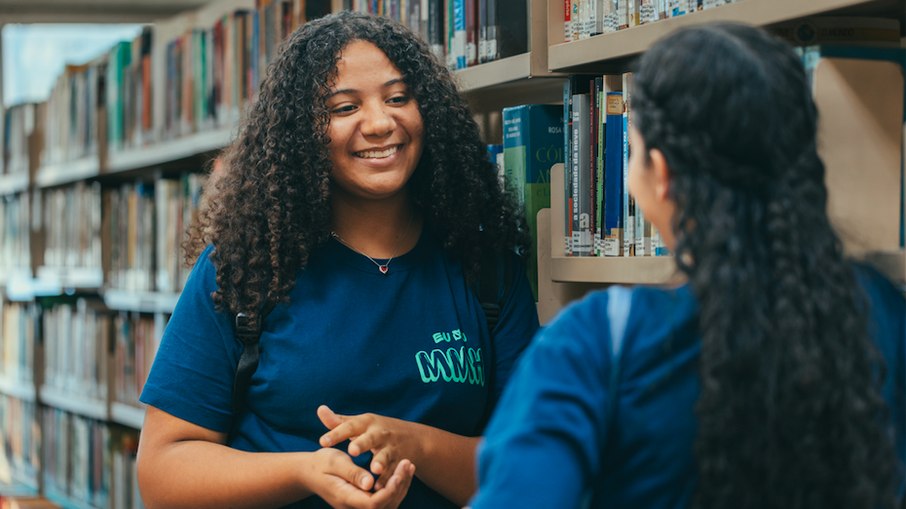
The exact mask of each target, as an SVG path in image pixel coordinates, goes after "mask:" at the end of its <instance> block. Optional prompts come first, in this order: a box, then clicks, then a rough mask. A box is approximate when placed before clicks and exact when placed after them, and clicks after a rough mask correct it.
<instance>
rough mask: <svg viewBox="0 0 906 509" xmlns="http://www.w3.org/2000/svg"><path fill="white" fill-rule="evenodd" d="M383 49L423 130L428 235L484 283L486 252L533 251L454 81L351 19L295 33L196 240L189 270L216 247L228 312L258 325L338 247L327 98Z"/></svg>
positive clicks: (425, 53) (408, 46)
mask: <svg viewBox="0 0 906 509" xmlns="http://www.w3.org/2000/svg"><path fill="white" fill-rule="evenodd" d="M356 40H361V41H368V42H371V43H373V44H374V45H375V46H377V47H378V48H380V49H381V50H382V51H383V52H384V53H385V54H386V55H387V57H388V58H389V59H390V61H391V62H392V63H393V64H394V65H395V66H396V67H397V68H398V69H399V70H400V72H401V73H402V75H403V79H404V81H405V83H406V85H407V86H408V88H409V90H410V93H411V94H412V96H413V98H414V99H415V101H416V103H417V104H418V107H419V111H420V113H421V116H422V120H423V123H424V151H423V153H422V157H421V159H420V161H419V163H418V166H417V168H416V170H415V172H414V174H413V176H412V178H411V179H410V181H409V182H408V184H407V185H408V186H409V195H410V196H411V199H412V202H413V206H414V207H415V208H416V210H417V211H418V212H419V213H420V214H421V215H422V217H423V219H424V225H425V226H424V227H425V229H427V230H429V231H431V232H432V233H433V234H434V235H435V236H436V237H437V238H439V239H442V242H443V246H444V249H445V250H446V252H447V253H449V254H450V255H451V256H452V257H454V258H455V259H457V260H459V261H460V262H461V263H462V264H463V267H464V270H465V273H466V275H467V277H469V278H475V277H476V275H477V271H478V266H479V259H480V257H481V253H482V252H483V251H489V252H496V253H505V252H507V251H514V250H515V251H517V252H518V251H521V250H524V248H525V247H526V243H527V241H526V239H527V234H526V229H525V226H524V219H522V216H521V214H520V213H519V212H518V208H517V205H516V202H515V200H514V199H513V197H512V196H511V195H509V194H507V193H505V192H504V191H503V190H501V188H500V186H499V184H498V181H497V176H496V171H495V168H494V167H493V166H492V165H491V163H490V162H489V161H488V160H487V158H486V147H485V145H484V144H483V143H482V141H481V139H480V137H479V131H478V126H477V125H476V123H475V121H474V120H473V119H472V115H471V113H470V111H469V109H468V107H467V105H466V103H465V101H464V100H463V99H462V97H461V96H460V95H459V93H458V91H457V89H456V85H455V83H454V81H453V78H452V76H451V75H450V72H449V71H448V70H447V69H446V68H445V67H444V66H443V65H442V64H441V63H440V62H439V61H438V60H437V58H436V57H435V56H434V55H433V54H432V52H431V51H430V49H429V48H428V46H427V45H426V44H425V43H424V42H423V41H422V40H421V39H419V38H418V37H417V36H416V35H415V34H413V33H412V32H411V31H410V30H409V29H408V28H406V27H404V26H402V25H400V24H399V23H396V22H394V21H391V20H389V19H386V18H380V17H374V16H370V15H365V14H358V13H352V12H348V11H344V12H339V13H336V14H332V15H329V16H326V17H323V18H320V19H317V20H314V21H311V22H309V23H307V24H305V25H303V26H301V27H300V28H299V29H298V30H296V31H295V32H294V33H293V34H291V35H290V36H289V38H288V39H287V40H286V41H285V42H284V43H283V45H282V46H281V49H280V51H279V54H278V56H277V58H276V59H275V60H274V62H273V63H272V64H271V65H270V66H269V68H268V71H267V74H266V76H265V78H264V80H263V81H262V83H261V87H260V90H259V95H258V98H257V101H256V102H255V103H254V104H253V105H252V106H251V107H250V110H249V112H248V115H247V118H246V120H245V121H244V122H243V124H242V125H241V126H240V132H239V134H238V137H237V138H236V140H235V141H234V142H233V143H232V144H231V145H230V146H229V147H227V149H225V151H224V154H223V162H224V172H223V174H222V175H217V176H215V178H212V179H211V185H210V186H209V187H210V189H208V190H207V193H208V196H207V197H206V201H207V203H208V205H207V206H206V207H205V208H204V210H203V211H202V213H201V214H200V215H199V218H198V221H197V222H196V224H195V226H194V227H193V228H192V232H191V235H190V239H189V243H188V249H187V250H186V251H187V260H188V261H189V262H190V263H191V261H192V260H194V259H195V258H196V257H197V256H198V254H199V253H200V252H201V250H202V249H203V248H204V247H205V246H206V245H208V244H213V245H214V248H215V249H214V251H213V252H212V255H211V256H212V260H213V262H214V263H215V266H216V268H217V290H216V291H215V292H214V294H213V298H214V302H215V304H216V305H217V307H218V309H226V310H228V311H229V312H231V313H236V312H240V311H241V312H245V313H247V314H249V315H251V316H257V313H258V312H259V310H260V309H261V308H262V306H263V305H264V303H265V302H266V301H267V302H281V301H285V300H286V299H288V295H289V293H290V291H291V289H292V288H293V285H294V282H295V278H296V275H297V272H298V270H300V269H301V268H303V267H305V265H306V262H307V260H308V257H309V255H310V254H311V253H312V251H313V250H314V249H316V248H317V247H318V246H320V245H322V244H323V243H324V242H326V241H327V239H328V238H329V234H330V230H331V226H330V218H331V213H330V206H331V200H330V190H331V186H330V178H331V161H330V158H329V156H328V150H327V145H328V143H329V142H330V139H329V137H328V135H327V127H328V124H329V122H330V115H329V111H328V109H327V107H326V98H327V96H328V93H329V92H330V90H331V87H332V86H333V84H334V83H335V80H336V77H337V68H336V66H337V61H338V59H339V56H340V53H341V52H342V50H343V49H344V48H345V47H346V46H347V45H348V44H349V43H350V42H352V41H356Z"/></svg>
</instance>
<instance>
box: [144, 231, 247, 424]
mask: <svg viewBox="0 0 906 509" xmlns="http://www.w3.org/2000/svg"><path fill="white" fill-rule="evenodd" d="M211 251H212V248H211V247H209V248H208V249H206V250H205V251H204V252H203V253H202V254H201V256H200V258H199V259H198V261H197V262H196V264H195V267H194V268H193V269H192V272H191V274H190V275H189V279H188V281H187V282H186V286H185V288H184V289H183V291H182V294H181V295H180V297H179V300H178V301H177V303H176V307H175V309H174V310H173V315H172V316H171V317H170V321H169V322H168V323H167V327H166V328H165V329H164V334H163V337H162V338H161V342H160V346H159V347H158V350H157V354H156V356H155V358H154V363H153V364H152V366H151V371H150V373H149V374H148V380H147V382H146V383H145V386H144V388H143V389H142V394H141V398H140V400H141V402H142V403H145V404H147V405H151V406H153V407H156V408H159V409H160V410H163V411H164V412H167V413H169V414H171V415H174V416H176V417H179V418H180V419H184V420H186V421H189V422H191V423H193V424H197V425H199V426H202V427H204V428H208V429H211V430H214V431H218V432H222V433H225V432H228V431H229V427H230V423H231V420H232V388H233V387H232V386H233V377H234V373H235V370H236V366H237V364H238V362H239V354H240V353H241V345H240V344H239V343H238V342H237V341H235V339H234V334H233V329H232V326H231V324H230V321H229V317H227V316H226V314H225V313H220V312H217V311H216V310H215V309H214V302H213V299H212V298H211V293H212V292H213V291H214V289H215V288H216V270H215V267H214V264H213V263H212V262H211V260H210V259H209V256H210V253H211Z"/></svg>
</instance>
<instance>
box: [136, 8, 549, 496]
mask: <svg viewBox="0 0 906 509" xmlns="http://www.w3.org/2000/svg"><path fill="white" fill-rule="evenodd" d="M485 153H486V149H485V147H484V145H483V144H482V142H481V140H480V139H479V133H478V128H477V126H476V124H475V123H474V121H473V120H472V117H471V114H470V112H469V110H468V108H467V107H466V105H465V103H464V101H463V100H462V98H461V97H460V96H459V95H458V93H457V91H456V87H455V85H454V82H453V80H452V78H451V76H450V74H449V72H448V71H447V70H446V69H445V68H444V67H443V66H442V65H441V64H440V63H439V62H438V61H437V59H436V58H435V57H434V56H433V55H432V54H431V52H430V51H429V49H428V47H427V46H426V44H425V43H423V42H422V41H421V40H419V39H418V38H417V37H416V36H415V35H413V34H412V33H411V32H410V31H409V30H408V29H406V28H404V27H402V26H401V25H399V24H396V23H394V22H392V21H389V20H387V19H382V18H376V17H370V16H366V15H361V14H353V13H349V12H343V13H339V14H335V15H331V16H327V17H325V18H322V19H319V20H315V21H312V22H310V23H308V24H306V25H304V26H303V27H301V28H300V29H299V30H297V31H296V32H295V33H294V34H292V35H291V36H290V38H289V39H288V40H287V42H286V43H285V44H284V46H283V48H282V49H281V52H280V54H279V56H278V57H277V58H276V60H275V61H274V62H273V64H272V65H271V67H270V68H269V70H268V75H267V77H266V78H265V79H264V81H263V82H262V85H261V88H260V92H259V97H258V99H257V102H256V103H255V104H254V106H253V107H252V109H251V110H250V112H249V115H248V118H247V120H246V121H245V123H244V125H243V126H242V129H241V131H240V133H239V136H238V138H237V139H236V140H235V142H234V143H233V144H232V145H231V146H230V147H229V148H228V149H227V150H226V154H225V157H224V163H225V164H224V170H223V172H222V174H219V175H218V176H216V178H214V179H212V182H214V183H215V184H214V188H213V189H211V193H212V194H208V196H207V200H208V206H207V207H206V210H205V212H204V214H203V215H202V217H201V220H200V223H199V226H198V228H196V229H195V230H194V235H193V237H192V240H193V241H194V244H193V245H194V247H195V252H194V255H197V254H198V253H199V251H200V257H199V258H198V261H197V263H196V265H195V267H194V269H193V272H192V274H191V276H190V278H189V281H188V282H187V284H186V288H185V290H184V291H183V293H182V295H181V297H180V300H179V303H178V304H177V306H176V309H175V310H174V313H173V316H172V318H171V320H170V322H169V324H168V325H167V329H166V331H165V332H164V337H163V339H162V341H161V345H160V349H159V351H158V354H157V357H156V359H155V361H154V365H153V367H152V370H151V373H150V376H149V378H148V381H147V383H146V384H145V387H144V390H143V393H142V398H141V399H142V401H143V402H144V403H146V404H147V405H148V410H147V413H146V417H145V425H144V427H143V429H142V436H141V442H140V446H139V459H138V477H139V483H140V487H141V491H142V495H143V497H144V499H145V502H146V504H147V505H148V507H192V508H202V507H212V508H213V507H216V508H222V507H256V508H263V507H300V508H302V507H304V508H314V507H327V506H332V507H394V506H396V505H398V504H400V503H402V506H403V507H412V508H447V507H459V506H461V505H462V504H463V503H465V502H466V501H467V500H468V498H469V497H470V496H471V494H472V493H473V491H474V484H475V481H474V478H475V466H474V465H475V448H476V446H477V442H478V440H479V438H478V437H479V436H480V434H481V433H482V431H483V428H484V426H485V424H486V421H487V419H488V416H489V415H490V411H491V409H492V408H493V406H494V405H495V403H496V400H497V398H498V396H499V393H500V392H501V388H502V387H503V385H504V384H505V383H506V381H507V379H508V378H509V373H510V370H511V367H512V365H513V363H514V361H515V359H516V357H517V356H518V355H519V353H520V352H521V351H522V350H523V348H524V346H525V345H526V344H527V342H528V340H529V339H530V338H531V336H532V335H533V334H534V332H535V331H536V329H537V327H538V318H537V315H536V311H535V304H534V300H533V298H532V295H531V290H530V288H529V285H528V281H527V278H525V277H512V276H511V277H510V278H509V279H511V280H512V281H511V282H506V281H507V277H506V274H507V272H506V271H507V269H509V270H511V271H512V272H511V274H522V272H523V271H522V270H520V269H521V268H522V267H524V263H523V261H522V260H521V258H520V257H519V255H517V253H519V252H524V247H525V242H526V234H525V230H524V227H523V226H522V224H523V223H522V222H520V219H519V218H520V214H519V213H518V211H517V207H516V205H515V202H513V201H512V200H511V199H510V198H509V197H507V196H505V195H504V193H503V192H502V191H501V189H500V187H499V184H498V182H497V177H496V172H495V171H494V168H493V167H492V165H491V163H490V162H488V161H486V158H485V157H486V156H485ZM488 254H491V255H494V256H493V257H492V259H495V260H498V261H499V262H500V266H501V267H500V269H501V270H498V271H496V272H494V274H496V276H495V277H498V279H499V280H501V281H504V283H505V284H500V285H498V286H497V288H498V292H499V293H501V295H499V296H498V297H499V300H500V302H502V305H501V309H500V310H499V316H498V318H497V321H496V325H495V326H494V329H493V331H489V330H488V325H489V324H488V321H487V317H486V314H485V312H484V311H483V309H482V306H481V305H480V303H479V300H478V297H477V296H476V294H475V292H474V291H473V287H474V286H475V283H476V282H478V280H479V279H480V280H484V279H485V274H487V272H485V270H486V268H481V267H480V263H481V260H482V259H484V258H487V257H488ZM240 313H241V314H242V316H240ZM259 320H260V323H261V334H260V341H259V344H260V356H259V362H258V364H257V368H256V369H255V370H254V372H253V374H252V376H251V379H250V381H249V383H248V385H247V387H246V388H245V389H244V391H243V390H242V388H241V387H240V389H239V391H240V393H238V394H237V393H235V392H234V391H235V390H236V389H234V375H235V373H236V371H237V365H238V364H239V362H240V358H241V355H242V351H243V347H242V345H241V344H240V343H239V341H237V339H236V338H237V333H239V332H240V330H239V329H240V328H241V329H243V330H244V329H245V327H246V326H247V325H248V324H250V323H251V324H255V323H259ZM240 385H241V384H240ZM243 392H244V393H243ZM237 395H238V396H239V401H240V403H241V404H239V405H234V404H233V398H234V396H237ZM413 465H414V466H415V467H417V471H415V469H414V467H413ZM413 472H415V474H414V477H413ZM410 480H411V486H410V485H409V483H410Z"/></svg>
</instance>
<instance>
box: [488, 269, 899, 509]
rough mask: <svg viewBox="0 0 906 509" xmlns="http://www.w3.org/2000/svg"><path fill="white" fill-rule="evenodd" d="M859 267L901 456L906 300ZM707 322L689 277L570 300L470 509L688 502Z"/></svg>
mask: <svg viewBox="0 0 906 509" xmlns="http://www.w3.org/2000/svg"><path fill="white" fill-rule="evenodd" d="M858 276H859V281H860V283H861V284H862V286H863V288H864V289H865V290H866V293H867V294H868V298H869V302H870V304H871V316H870V323H871V326H872V329H871V334H872V337H873V338H874V340H875V344H876V345H877V346H878V349H879V351H880V353H881V355H882V356H883V358H884V359H885V361H886V364H887V379H886V383H885V385H884V387H883V388H882V395H883V396H884V398H885V399H886V401H887V403H888V406H889V408H890V411H891V418H892V424H893V428H894V433H895V436H896V453H897V456H898V457H899V459H900V462H903V461H904V460H906V416H904V411H906V394H904V392H906V368H904V363H906V325H904V322H906V301H904V299H903V296H902V295H901V294H899V293H898V292H897V290H896V289H895V288H893V286H892V285H890V284H889V283H888V282H886V281H885V280H883V279H882V278H880V277H879V276H877V275H876V274H873V273H870V272H867V271H864V270H859V271H858ZM621 292H622V295H618V294H620V293H621ZM615 296H616V297H615ZM619 297H631V306H630V311H629V314H628V318H627V321H626V323H625V328H623V331H624V334H622V338H623V341H622V347H621V348H622V352H621V354H620V357H619V368H618V369H619V371H618V372H617V373H618V374H617V378H616V380H617V381H616V385H615V386H616V387H617V389H616V390H610V389H608V387H609V386H610V384H611V382H612V378H611V376H612V375H613V374H614V373H613V371H612V370H613V369H614V367H615V365H614V364H613V363H612V362H611V358H612V355H613V350H612V349H611V348H612V344H611V335H613V336H615V337H620V334H619V333H618V332H616V333H612V332H611V327H614V329H619V326H614V325H615V324H611V323H609V321H608V306H616V307H618V306H619V305H621V301H620V299H619ZM622 302H624V303H625V302H626V301H625V300H623V301H622ZM614 316H619V315H617V314H614ZM697 319H698V308H697V302H696V299H695V297H694V296H693V294H692V292H691V289H690V288H689V287H688V286H684V287H681V288H679V289H676V290H667V289H658V288H644V287H638V288H632V289H625V288H613V289H610V290H608V291H602V292H597V293H594V294H591V295H590V296H588V297H586V298H585V299H584V300H582V301H581V302H579V303H577V304H576V305H574V306H571V307H570V308H568V309H566V310H565V311H564V312H563V313H562V314H561V315H560V316H558V317H557V318H556V319H555V321H554V322H553V323H552V324H551V325H550V326H549V327H547V328H545V329H544V330H543V331H542V332H541V333H540V334H539V336H538V338H537V339H536V340H535V341H534V342H533V343H532V345H531V346H530V347H529V349H528V350H526V353H525V355H524V356H523V357H522V359H521V360H520V361H519V364H518V368H517V370H516V373H514V375H513V378H512V379H511V380H510V384H509V386H508V387H507V389H506V391H505V392H504V396H503V399H502V400H501V402H500V405H498V407H497V410H496V411H495V414H494V417H493V419H492V420H491V423H490V424H489V425H488V429H487V430H486V431H485V438H484V441H483V442H482V445H481V446H480V448H479V488H478V493H477V495H476V496H475V498H474V499H473V500H472V504H471V505H472V508H473V509H489V508H501V507H519V508H534V507H537V508H551V507H556V508H558V509H559V508H562V509H567V508H576V507H580V506H582V507H601V508H604V507H644V508H646V509H668V508H669V509H680V508H687V507H689V506H690V504H691V501H692V500H693V496H694V493H695V490H696V484H697V466H696V463H695V456H694V451H693V444H694V441H695V439H696V435H697V419H696V416H695V413H694V408H695V403H696V401H697V400H698V396H699V390H700V382H699V380H700V379H699V372H698V359H699V354H700V346H701V345H700V336H699V334H698V329H697ZM901 490H902V487H901ZM585 504H587V505H585Z"/></svg>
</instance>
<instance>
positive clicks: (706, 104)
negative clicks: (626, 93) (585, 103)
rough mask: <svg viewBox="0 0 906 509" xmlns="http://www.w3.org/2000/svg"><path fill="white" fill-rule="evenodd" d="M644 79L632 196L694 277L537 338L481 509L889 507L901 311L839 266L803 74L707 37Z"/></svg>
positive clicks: (570, 317) (905, 345)
mask: <svg viewBox="0 0 906 509" xmlns="http://www.w3.org/2000/svg"><path fill="white" fill-rule="evenodd" d="M633 81H634V86H633V88H632V91H631V97H632V99H631V115H632V118H631V129H630V132H629V136H630V143H631V147H632V151H631V156H630V160H629V189H630V192H631V193H632V195H633V196H634V197H635V199H636V204H637V206H639V207H641V210H642V211H643V213H644V215H645V217H646V218H648V219H650V220H651V222H652V224H653V225H654V226H655V227H657V228H658V230H659V231H660V232H661V233H662V235H663V238H664V240H665V242H666V243H667V245H668V246H669V247H670V249H671V251H672V252H673V253H674V257H675V258H674V259H675V260H676V265H677V267H678V269H679V271H680V272H681V273H682V274H684V275H685V278H686V281H687V282H686V283H684V284H683V285H682V286H679V287H675V288H666V287H665V288H658V287H635V288H625V287H612V288H610V289H608V290H604V291H599V292H597V293H593V294H591V295H589V296H587V297H586V298H585V299H583V300H582V301H580V302H578V303H576V304H574V305H572V306H570V307H569V308H568V309H566V310H564V311H563V312H562V313H561V314H560V315H559V316H558V317H557V318H556V319H555V320H554V321H553V323H551V324H550V325H549V326H548V327H545V328H544V329H543V330H542V332H540V333H539V336H538V337H537V338H536V339H535V340H534V341H533V343H532V345H531V346H530V347H529V349H528V350H527V351H526V353H525V354H524V355H523V357H522V358H521V360H520V361H519V365H518V369H517V371H516V373H515V374H514V376H513V378H512V379H511V380H510V384H509V386H508V387H507V390H506V391H505V393H504V396H503V398H502V400H501V403H500V405H498V407H497V409H496V410H495V414H494V416H493V417H492V420H491V424H489V426H488V429H487V430H486V433H485V440H484V442H483V443H482V445H481V446H480V447H479V467H478V470H479V488H478V492H477V495H476V496H475V498H474V499H473V501H472V504H471V505H472V509H487V508H499V507H520V508H532V507H538V508H549V507H557V508H570V507H580V506H582V507H602V508H603V507H608V508H616V507H633V508H646V509H660V508H687V507H696V508H728V507H732V508H735V509H747V508H752V509H755V508H757V509H781V508H782V509H798V508H813V509H828V508H846V509H858V508H865V509H876V508H890V507H895V506H896V504H897V503H898V502H897V501H898V500H900V501H902V496H903V488H904V473H903V460H904V457H906V441H904V436H906V424H904V422H906V420H904V410H906V395H904V390H906V370H904V362H906V326H904V320H906V303H904V299H903V295H902V294H901V293H900V292H899V291H898V290H897V289H896V288H895V287H893V286H892V285H891V284H890V283H889V282H888V281H887V280H886V279H884V278H883V277H881V276H880V275H878V274H877V273H876V272H874V271H872V270H869V269H867V268H865V267H861V266H857V265H854V264H852V263H850V262H847V261H846V260H845V259H844V256H843V252H842V249H841V243H840V241H839V240H838V238H837V236H836V235H835V233H834V231H833V229H832V227H831V225H830V223H829V221H828V217H827V214H826V212H825V211H826V207H827V191H826V189H825V186H824V166H823V163H822V161H821V160H820V159H819V156H818V153H817V150H816V126H817V113H816V109H815V105H814V103H813V101H812V97H811V94H810V90H809V87H808V85H807V82H806V76H805V74H804V72H803V68H802V65H801V63H800V61H799V58H798V57H797V56H796V55H795V54H794V52H793V51H792V50H791V48H790V47H788V46H787V45H786V44H784V43H782V42H780V41H778V40H776V39H774V38H773V37H772V36H770V35H769V34H767V33H766V32H764V31H762V30H760V29H757V28H753V27H748V26H743V25H736V24H716V25H705V26H699V27H693V28H686V29H681V30H678V31H676V32H674V33H673V34H671V35H669V36H667V37H666V38H664V39H663V40H660V41H659V42H656V43H655V44H654V45H653V46H652V47H651V48H650V49H649V50H648V51H647V52H645V54H644V55H643V56H642V57H641V60H640V62H639V63H638V68H637V72H635V73H634V74H633Z"/></svg>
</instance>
